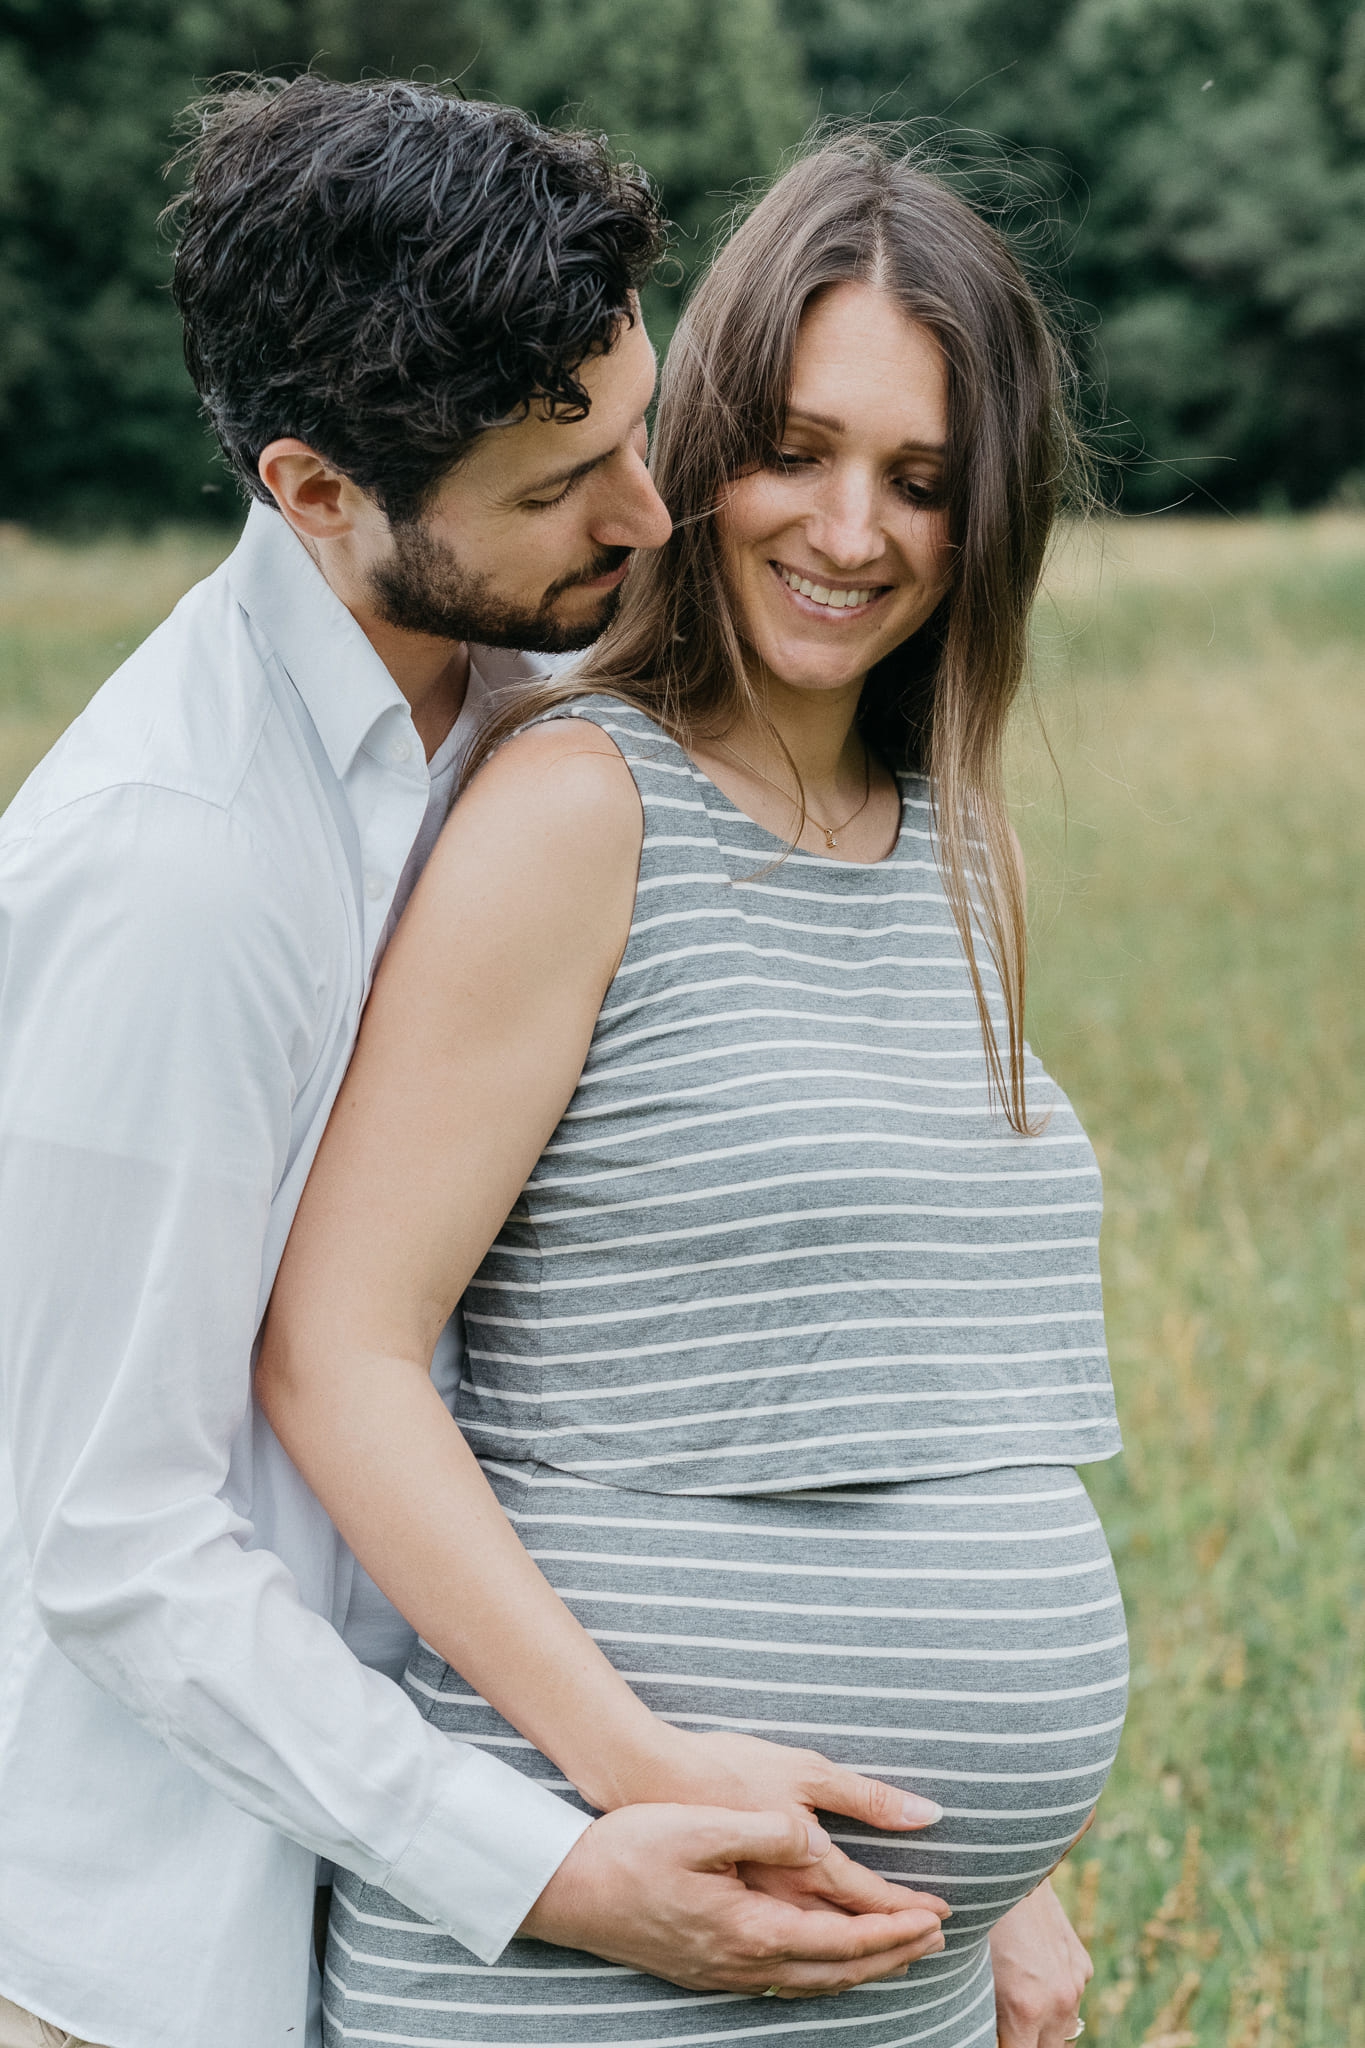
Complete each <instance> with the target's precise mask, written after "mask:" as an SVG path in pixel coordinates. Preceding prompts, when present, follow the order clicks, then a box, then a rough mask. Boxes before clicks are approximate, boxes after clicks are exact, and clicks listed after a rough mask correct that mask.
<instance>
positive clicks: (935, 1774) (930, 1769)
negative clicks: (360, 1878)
mask: <svg viewBox="0 0 1365 2048" xmlns="http://www.w3.org/2000/svg"><path fill="white" fill-rule="evenodd" d="M404 1682H405V1684H407V1685H409V1686H414V1687H416V1689H417V1690H418V1691H419V1692H425V1693H426V1694H427V1696H428V1698H430V1699H433V1700H443V1699H448V1698H449V1697H450V1695H449V1694H448V1693H443V1692H437V1691H436V1690H435V1689H434V1687H432V1686H429V1685H426V1684H425V1683H424V1682H423V1681H422V1680H420V1679H417V1678H413V1677H409V1678H408V1679H406V1680H405V1681H404ZM490 1711H491V1710H490ZM659 1718H660V1719H661V1720H665V1721H668V1722H670V1723H671V1724H672V1725H673V1726H675V1727H680V1726H681V1725H682V1722H683V1721H684V1720H685V1719H687V1718H688V1717H687V1716H686V1715H679V1714H663V1715H660V1716H659ZM694 1718H696V1719H698V1720H702V1721H706V1722H708V1723H711V1722H714V1723H716V1725H718V1726H721V1727H726V1728H737V1729H740V1730H741V1731H742V1730H744V1729H747V1728H749V1727H751V1726H752V1725H753V1724H752V1723H751V1722H748V1721H731V1720H723V1721H721V1720H717V1717H716V1716H715V1715H697V1716H695V1717H694ZM784 1725H785V1724H784ZM1111 1725H1112V1726H1113V1727H1117V1728H1121V1727H1122V1726H1123V1721H1122V1719H1120V1720H1118V1721H1116V1722H1114V1723H1112V1724H1111ZM765 1726H771V1724H765ZM811 1732H812V1733H816V1732H818V1730H817V1729H816V1728H812V1730H811ZM460 1740H461V1741H462V1742H467V1743H468V1744H469V1745H470V1747H471V1748H473V1749H515V1750H524V1751H529V1752H532V1753H533V1754H535V1755H539V1753H540V1752H539V1751H538V1750H536V1749H535V1745H534V1744H533V1743H530V1742H528V1741H527V1740H526V1738H525V1736H524V1735H486V1734H484V1733H483V1731H482V1730H476V1731H474V1732H472V1733H471V1732H470V1731H469V1730H464V1731H463V1732H462V1733H461V1736H460ZM811 1746H812V1745H810V1744H807V1745H806V1747H808V1748H809V1747H811ZM1114 1755H1115V1750H1114V1748H1112V1747H1111V1748H1109V1749H1107V1750H1106V1751H1105V1753H1104V1755H1103V1756H1101V1757H1098V1758H1096V1759H1094V1760H1093V1761H1092V1762H1090V1763H1085V1764H1071V1765H1068V1767H1067V1768H1066V1769H1065V1770H1059V1771H959V1770H946V1769H944V1768H942V1767H941V1766H939V1765H930V1764H926V1763H922V1762H919V1761H916V1762H915V1763H913V1764H901V1763H859V1765H858V1769H859V1771H860V1772H861V1773H862V1775H863V1776H864V1777H867V1778H886V1779H888V1780H890V1779H892V1778H906V1779H908V1780H909V1782H910V1784H911V1786H915V1785H918V1783H919V1781H920V1779H921V1778H923V1779H926V1780H927V1779H931V1778H932V1779H933V1781H934V1783H935V1784H942V1785H1052V1784H1059V1783H1064V1782H1068V1781H1070V1780H1071V1779H1074V1778H1100V1779H1103V1778H1105V1777H1107V1776H1108V1774H1109V1771H1110V1769H1111V1767H1112V1765H1113V1761H1114ZM536 1783H537V1784H538V1785H544V1786H545V1787H546V1789H547V1790H548V1791H551V1792H562V1793H572V1794H573V1796H574V1797H575V1798H577V1797H578V1791H577V1787H576V1786H573V1785H571V1784H570V1783H569V1781H568V1780H567V1778H537V1779H536ZM1097 1796H1098V1794H1097V1793H1091V1794H1090V1795H1089V1796H1088V1797H1087V1798H1085V1799H1083V1800H1081V1801H1079V1802H1078V1806H1077V1808H1076V1810H1077V1811H1078V1812H1082V1813H1083V1812H1085V1811H1086V1809H1087V1808H1088V1807H1091V1806H1093V1805H1094V1804H1095V1800H1096V1797H1097ZM946 1810H947V1809H946V1808H945V1812H946ZM1032 1811H1033V1809H1032V1807H1024V1808H1023V1809H1018V1808H1013V1807H1012V1808H1009V1809H1008V1810H1007V1812H1006V1813H1005V1814H1003V1815H1002V1816H1001V1817H1002V1818H1003V1819H1014V1818H1016V1817H1018V1816H1019V1815H1020V1814H1021V1813H1022V1817H1023V1818H1024V1819H1027V1818H1028V1816H1029V1815H1030V1814H1031V1813H1032Z"/></svg>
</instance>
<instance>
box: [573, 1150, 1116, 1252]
mask: <svg viewBox="0 0 1365 2048" xmlns="http://www.w3.org/2000/svg"><path fill="white" fill-rule="evenodd" d="M716 1156H717V1157H724V1156H725V1155H724V1154H718V1155H716ZM584 1178H585V1179H586V1180H587V1181H591V1180H593V1179H597V1180H601V1179H605V1178H608V1176H606V1175H591V1174H590V1175H587V1176H585V1177H584ZM1098 1178H1099V1175H1098V1174H1097V1172H1096V1170H1095V1167H1094V1166H1093V1165H1081V1166H1053V1167H1048V1168H1043V1169H1038V1170H1036V1171H1035V1170H1033V1169H1025V1170H1024V1171H1023V1172H1021V1173H1002V1172H1000V1171H998V1170H997V1171H995V1172H993V1173H992V1172H987V1173H941V1172H938V1171H935V1170H934V1169H933V1168H930V1167H923V1166H856V1167H855V1166H841V1167H839V1168H838V1170H837V1171H835V1170H832V1169H831V1168H829V1167H823V1168H817V1169H815V1170H813V1171H811V1172H809V1173H769V1174H764V1175H763V1176H761V1178H759V1179H755V1180H747V1181H728V1182H724V1183H722V1184H721V1185H719V1186H710V1187H686V1188H670V1189H668V1190H666V1191H665V1192H664V1193H662V1194H654V1195H647V1194H642V1193H641V1192H640V1191H639V1190H638V1189H637V1190H635V1191H634V1192H633V1193H632V1194H631V1195H630V1196H629V1197H628V1198H627V1199H625V1200H621V1201H615V1202H579V1203H574V1204H572V1205H571V1206H570V1207H569V1208H567V1209H549V1208H546V1209H540V1208H537V1209H535V1210H534V1211H533V1212H532V1214H533V1222H534V1225H535V1227H536V1228H538V1229H543V1228H544V1226H545V1225H546V1224H548V1223H562V1222H565V1221H566V1220H569V1219H572V1220H573V1221H574V1222H576V1223H578V1224H579V1225H580V1226H586V1225H587V1224H589V1223H590V1222H592V1221H593V1220H594V1219H595V1218H597V1217H599V1216H619V1215H621V1214H622V1212H623V1211H625V1212H629V1213H633V1212H636V1211H638V1210H641V1209H671V1208H679V1207H681V1206H682V1205H683V1204H684V1203H688V1202H708V1203H711V1204H713V1205H717V1204H719V1203H721V1202H723V1201H725V1200H727V1199H728V1198H729V1197H731V1196H732V1195H742V1194H749V1193H752V1194H764V1193H766V1192H768V1191H769V1190H771V1189H774V1188H795V1187H809V1186H811V1185H812V1184H816V1185H819V1186H821V1187H828V1186H829V1185H830V1183H831V1182H832V1181H837V1182H839V1183H841V1184H842V1185H845V1186H847V1185H850V1184H852V1183H855V1182H860V1181H888V1180H895V1181H912V1182H913V1181H932V1182H934V1183H935V1184H937V1185H941V1184H943V1183H945V1182H948V1183H953V1182H956V1183H957V1184H959V1185H975V1186H977V1187H983V1188H984V1187H992V1188H996V1187H1010V1186H1014V1187H1020V1186H1022V1185H1024V1184H1025V1183H1026V1182H1034V1181H1063V1180H1088V1181H1096V1180H1098ZM558 1185H559V1186H562V1187H579V1186H582V1185H584V1179H579V1180H573V1179H565V1180H563V1181H561V1182H559V1183H558ZM535 1192H536V1193H537V1194H539V1193H540V1192H541V1190H540V1189H539V1188H537V1189H536V1190H535ZM1085 1206H1086V1207H1088V1208H1098V1207H1099V1204H1098V1203H1097V1202H1091V1203H1087V1204H1086V1205H1085ZM816 1213H819V1212H816ZM873 1213H874V1214H875V1213H876V1212H875V1211H874V1212H873ZM921 1213H922V1214H925V1215H938V1214H957V1215H962V1216H970V1215H972V1214H974V1213H975V1214H978V1215H983V1216H1002V1215H1003V1216H1007V1215H1009V1214H1010V1213H1011V1211H1010V1210H1009V1209H1008V1208H1005V1209H994V1208H987V1207H985V1206H984V1205H983V1206H982V1208H981V1209H979V1210H977V1211H973V1210H971V1209H958V1210H955V1211H939V1210H934V1209H930V1208H927V1207H926V1208H925V1209H924V1210H923V1211H922V1212H921ZM1018 1213H1021V1214H1022V1213H1025V1212H1024V1211H1023V1210H1022V1208H1021V1209H1020V1211H1019V1212H1018ZM1027 1213H1028V1214H1030V1215H1038V1216H1046V1215H1053V1214H1064V1213H1065V1210H1064V1208H1063V1206H1062V1205H1061V1204H1060V1203H1059V1204H1056V1205H1051V1204H1047V1203H1035V1204H1033V1205H1032V1206H1031V1207H1030V1208H1029V1210H1028V1211H1027ZM726 1227H728V1228H730V1229H742V1230H747V1229H751V1228H752V1227H753V1225H752V1222H751V1220H750V1219H749V1218H748V1217H747V1216H741V1217H738V1218H737V1219H735V1221H734V1222H732V1223H730V1224H729V1225H727V1226H726ZM575 1249H578V1248H577V1247H575Z"/></svg>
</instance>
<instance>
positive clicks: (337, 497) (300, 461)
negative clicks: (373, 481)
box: [256, 439, 367, 541]
mask: <svg viewBox="0 0 1365 2048" xmlns="http://www.w3.org/2000/svg"><path fill="white" fill-rule="evenodd" d="M256 470H257V474H258V475H259V476H260V479H261V482H262V483H263V484H264V485H265V487H266V489H267V490H268V491H269V493H270V495H271V497H272V498H273V499H274V500H275V503H276V504H277V505H278V506H279V508H280V511H281V512H282V513H283V514H284V516H285V518H286V519H287V520H288V521H289V524H290V525H291V526H292V527H293V528H294V530H295V532H296V533H298V534H299V535H301V536H305V537H306V538H308V539H309V540H316V541H329V540H340V539H341V538H342V536H343V535H345V534H347V533H349V532H350V531H351V530H352V528H353V527H354V526H355V524H356V520H357V517H358V515H359V514H360V513H361V510H362V507H366V506H367V500H366V498H365V494H364V492H363V491H361V490H360V489H359V487H358V486H357V485H356V484H353V483H352V482H351V480H350V478H349V477H346V476H343V475H342V474H341V471H340V470H339V469H334V468H333V466H332V464H331V463H330V462H328V461H327V460H326V458H325V457H324V456H321V455H319V454H318V452H317V450H316V449H314V448H310V447H309V446H308V443H307V442H306V441H295V440H292V439H286V440H280V441H271V442H269V443H268V444H267V445H266V446H265V447H264V448H263V449H262V450H261V453H260V459H259V461H258V462H257V464H256Z"/></svg>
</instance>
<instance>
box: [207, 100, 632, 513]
mask: <svg viewBox="0 0 1365 2048" xmlns="http://www.w3.org/2000/svg"><path fill="white" fill-rule="evenodd" d="M189 121H190V123H191V140H190V141H189V142H188V143H187V145H186V147H185V149H184V150H183V151H182V152H181V156H180V158H179V159H178V161H180V162H182V163H185V164H187V165H188V166H189V168H190V173H191V175H190V179H189V183H188V187H187V189H186V190H185V191H184V192H183V193H182V195H181V196H180V198H179V199H177V200H176V201H175V202H173V204H172V206H171V208H170V209H169V213H170V216H171V218H172V219H173V220H174V221H175V222H176V224H177V225H178V227H179V230H180V233H179V245H178V248H177V251H176V258H175V274H174V292H175V300H176V304H177V305H178V307H179V308H180V313H181V317H182V319H183V320H184V323H185V360H186V362H187V364H188V365H189V371H190V375H191V376H192V377H193V379H194V382H195V385H196V387H197V389H198V391H199V395H200V397H201V398H202V399H203V402H204V410H205V413H206V414H207V416H208V419H209V420H210V422H211V424H212V426H213V429H214V431H215V433H216V434H217V436H218V439H219V441H220V442H221V444H222V447H223V450H224V453H225V454H226V456H227V458H228V461H229V462H230V463H231V464H232V467H233V468H234V469H235V470H236V472H237V474H238V475H239V477H240V478H241V479H242V481H243V483H244V484H245V485H246V487H247V489H248V490H249V491H250V492H252V493H253V495H254V496H256V497H257V498H261V499H264V500H266V501H267V502H269V493H268V492H267V491H266V489H265V487H264V485H263V484H262V483H261V480H260V478H259V476H258V475H257V472H256V464H257V460H258V458H259V456H260V453H261V450H262V449H263V448H264V447H266V446H267V444H268V443H269V442H271V441H273V440H277V439H279V438H281V437H282V436H297V438H298V439H299V440H301V441H306V442H307V443H308V444H309V446H310V447H312V448H315V449H316V450H317V452H318V453H319V454H320V455H322V456H324V457H325V458H326V459H327V460H328V461H329V462H331V463H334V464H335V465H336V467H337V468H338V469H340V470H341V471H343V472H344V474H345V475H347V476H348V477H350V478H351V480H352V481H353V482H354V483H357V484H359V486H360V487H361V489H362V490H364V491H367V492H368V493H370V495H371V496H372V497H374V498H375V499H376V500H377V502H378V503H379V504H380V506H381V507H382V508H383V510H384V511H385V512H386V513H387V514H388V516H389V518H390V519H391V520H394V521H397V522H401V521H404V520H408V519H412V518H414V517H416V516H417V515H418V514H419V513H420V512H421V510H422V507H423V505H424V503H425V502H426V500H427V498H428V496H429V494H430V493H431V491H432V489H433V488H434V486H435V485H436V484H437V482H438V481H439V479H440V478H441V477H442V476H443V475H444V474H445V473H446V472H447V471H448V470H450V469H451V468H452V467H453V466H454V465H455V464H456V463H457V462H458V461H459V459H460V457H461V455H462V454H463V453H464V452H465V450H466V449H467V448H468V447H469V445H470V443H471V442H472V441H473V440H474V439H475V437H476V436H477V435H479V434H481V433H483V432H484V431H485V430H486V429H487V428H489V427H493V426H498V425H502V424H505V423H506V422H508V421H509V420H515V419H517V418H518V417H521V416H524V414H525V412H526V410H527V408H528V407H529V406H530V405H531V404H532V403H533V402H534V401H535V400H537V399H540V400H543V401H545V402H546V403H547V404H548V405H549V406H550V407H551V408H552V409H553V410H554V411H556V412H558V413H559V414H560V415H561V416H562V417H564V418H569V419H581V418H582V417H583V416H584V414H585V413H586V412H587V410H588V398H587V393H586V391H585V390H584V388H583V386H582V384H581V383H580V381H579V379H578V376H577V371H578V370H579V368H580V366H581V365H582V364H583V363H584V362H586V361H587V360H588V359H589V358H591V357H593V356H595V355H600V354H602V353H604V352H605V351H606V350H607V349H608V348H610V346H611V343H612V340H613V338H614V336H615V334H616V333H617V331H618V330H619V326H620V322H621V320H622V318H623V317H626V318H630V317H631V301H630V297H629V294H630V292H631V290H632V289H633V288H634V287H636V286H638V285H639V284H640V283H641V282H642V281H643V280H644V278H645V277H646V276H647V275H648V273H649V271H650V269H651V268H652V267H653V265H654V263H655V262H656V261H657V259H658V256H659V252H660V249H661V246H662V240H663V223H662V220H661V218H660V215H659V211H658V208H657V205H656V203H655V201H654V198H653V196H652V194H651V193H650V190H649V188H648V185H647V184H646V182H645V180H644V178H643V176H642V175H641V174H640V173H639V172H638V171H636V170H635V169H634V168H633V167H631V166H628V165H623V164H620V163H617V162H616V161H615V160H614V159H613V158H612V156H611V155H610V154H609V152H608V150H607V148H606V146H605V144H604V143H603V142H602V141H601V140H600V139H599V138H596V137H593V136H590V135H581V134H564V133H561V132H558V131H555V130H550V129H545V128H541V127H540V126H538V125H537V123H536V122H534V121H532V120H531V119H529V117H528V116H527V115H525V114H522V113H520V112H518V111H517V110H515V109H514V108H511V107H500V106H491V105H485V104H483V103H480V102H474V101H466V100H461V99H458V98H455V97H452V96H451V95H449V94H447V93H445V92H442V91H440V90H438V89H437V88H436V87H435V86H430V85H416V84H410V83H408V82H406V81H403V80H398V79H378V80H367V81H365V82H364V83H362V84H359V85H340V84H335V83H334V82H333V81H331V80H330V79H326V78H319V77H317V76H315V75H313V74H311V73H310V74H307V75H305V76H303V77H300V78H294V79H290V80H285V79H281V78H248V79H245V80H239V81H234V82H232V83H231V84H229V85H227V86H226V87H225V88H224V89H221V90H218V91H216V92H214V93H212V94H211V95H210V96H209V97H207V98H205V99H202V100H200V101H198V102H196V104H195V105H194V106H193V107H192V108H191V109H190V110H189Z"/></svg>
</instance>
